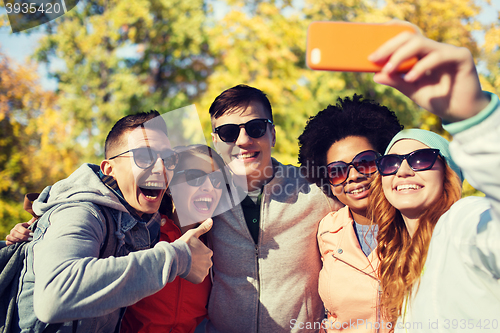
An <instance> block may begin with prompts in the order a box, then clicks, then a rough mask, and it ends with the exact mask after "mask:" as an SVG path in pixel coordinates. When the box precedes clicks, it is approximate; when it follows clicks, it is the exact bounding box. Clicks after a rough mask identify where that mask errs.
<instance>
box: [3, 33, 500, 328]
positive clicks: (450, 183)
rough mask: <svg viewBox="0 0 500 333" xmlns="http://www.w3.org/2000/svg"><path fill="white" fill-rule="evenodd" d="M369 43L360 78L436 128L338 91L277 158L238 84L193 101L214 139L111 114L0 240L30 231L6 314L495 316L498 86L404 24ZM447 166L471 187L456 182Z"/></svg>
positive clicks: (72, 324)
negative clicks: (94, 144)
mask: <svg viewBox="0 0 500 333" xmlns="http://www.w3.org/2000/svg"><path fill="white" fill-rule="evenodd" d="M412 57H417V58H418V62H417V63H416V64H415V65H414V66H413V68H412V69H411V70H410V71H409V72H408V73H406V74H404V75H402V74H401V73H399V72H398V70H397V68H398V66H399V65H400V64H401V63H402V62H404V61H405V60H406V59H409V58H412ZM370 60H371V61H373V62H375V63H379V64H381V65H382V69H381V70H380V72H378V73H376V74H375V75H374V81H375V82H377V83H379V84H384V85H388V86H391V87H393V88H395V89H397V90H399V91H401V92H402V93H403V94H405V95H406V96H408V97H409V98H410V99H411V100H413V101H414V102H415V103H417V104H418V105H420V106H421V107H422V108H424V109H426V110H428V111H430V112H432V113H434V114H436V115H438V116H439V117H441V118H442V119H443V124H444V128H445V129H446V130H447V131H448V132H449V133H450V134H452V135H453V141H452V143H451V144H449V142H448V141H447V140H445V139H444V138H443V137H441V136H439V135H437V134H435V133H433V132H430V131H425V130H419V129H410V130H402V126H401V125H400V124H399V122H398V119H397V118H396V116H395V114H394V113H393V112H392V111H390V110H389V109H388V108H387V107H385V106H381V105H379V104H377V103H375V102H373V101H370V100H367V99H363V97H361V96H358V95H354V96H353V97H345V98H339V99H338V101H337V103H336V104H335V105H330V106H328V107H327V108H326V109H325V110H323V111H320V112H319V113H318V114H317V115H315V116H313V117H311V119H310V120H309V121H308V123H307V125H306V127H305V129H304V132H303V133H302V135H301V136H300V137H299V147H300V152H299V163H300V165H301V167H300V168H299V167H294V166H290V165H283V164H281V163H279V162H278V161H277V160H275V159H274V158H272V157H271V150H272V147H273V146H274V144H275V141H276V132H275V129H274V125H273V117H272V109H271V105H270V103H269V100H268V99H267V97H266V95H265V94H264V93H263V92H262V91H260V90H259V89H256V88H253V87H249V86H246V85H238V86H235V87H233V88H230V89H228V90H226V91H224V92H223V93H222V94H220V95H219V96H218V97H217V98H216V99H215V100H214V102H213V103H212V105H211V107H210V110H209V112H210V116H211V121H212V132H213V133H212V139H213V143H214V146H215V148H216V150H217V152H218V153H217V152H215V151H214V150H212V149H211V148H210V147H208V146H204V145H192V146H187V147H174V148H172V147H171V145H170V141H169V139H168V133H167V130H166V126H165V123H164V121H163V119H162V118H161V117H160V116H159V114H158V113H157V112H150V113H141V114H137V115H131V116H126V117H124V118H122V119H121V120H119V121H118V122H117V123H116V124H115V126H114V127H113V129H112V130H111V131H110V133H109V134H108V137H107V139H106V143H105V159H104V160H103V161H102V162H101V164H100V166H97V165H92V164H84V165H82V166H81V167H80V168H79V169H78V170H77V171H75V172H74V173H73V174H72V175H71V176H69V177H68V178H67V179H64V180H62V181H59V182H58V183H56V184H54V185H53V186H51V187H48V188H46V189H45V190H44V191H43V192H42V193H41V194H40V197H39V198H38V199H37V200H36V201H35V202H34V203H33V209H34V211H35V213H36V214H37V215H42V214H43V213H47V214H48V213H50V214H51V215H50V219H49V220H48V222H47V223H46V225H38V226H37V228H36V230H35V232H34V234H30V231H29V230H27V229H26V227H27V225H28V224H27V223H21V224H18V225H17V226H16V227H15V228H14V229H13V230H12V232H11V234H10V235H9V236H8V238H7V241H8V243H14V242H18V241H25V240H27V239H28V238H30V239H31V238H32V241H31V242H30V244H29V245H28V247H27V252H26V260H25V266H24V269H23V272H22V276H21V279H20V292H19V295H18V301H17V304H18V316H19V321H18V324H19V331H20V332H31V328H32V327H35V326H37V327H40V325H41V326H42V327H43V325H46V323H60V322H62V323H64V324H63V325H62V326H60V327H58V332H74V331H75V329H76V331H78V332H167V331H168V332H194V330H195V328H196V327H197V326H198V325H199V324H200V322H201V321H202V320H203V319H204V318H206V317H207V315H208V322H207V323H206V328H205V329H206V332H266V333H267V332H317V331H328V332H329V331H336V330H343V331H353V332H390V331H395V332H429V331H433V330H434V331H436V332H445V331H449V332H458V331H461V330H463V331H466V330H468V331H480V330H482V329H498V321H499V320H500V317H499V314H500V282H499V279H500V243H499V242H498V239H499V237H500V177H499V176H498V175H497V174H496V172H497V170H498V169H499V167H500V110H499V109H500V103H499V100H498V97H497V96H496V95H493V94H491V93H487V92H484V91H482V90H481V85H480V82H479V78H478V74H477V72H476V68H475V64H474V60H473V58H472V56H471V54H470V52H469V51H468V50H467V49H465V48H459V47H455V46H451V45H447V44H443V43H438V42H436V41H433V40H430V39H427V38H426V37H424V36H422V35H420V34H412V33H402V34H400V35H398V36H397V37H395V38H393V39H391V40H390V41H388V42H387V43H385V44H384V45H383V46H381V47H380V48H379V49H378V50H377V51H376V52H375V53H374V54H372V55H371V56H370ZM219 154H220V156H219ZM464 176H465V177H466V178H467V180H468V181H469V182H470V183H471V184H472V185H473V186H474V187H475V188H477V189H479V190H481V191H482V192H483V193H484V194H485V197H468V198H464V199H460V198H461V186H462V181H463V179H464ZM242 179H243V180H244V181H242ZM221 205H224V206H225V207H229V208H227V209H220V207H221ZM109 219H111V220H112V223H111V224H110V223H109V221H107V220H109ZM157 226H160V229H159V231H158V228H157ZM210 229H211V230H210ZM209 230H210V231H209ZM108 234H111V235H112V237H107V235H108ZM158 234H159V239H158V237H157V235H158ZM110 244H111V245H110ZM103 247H106V248H110V247H111V249H112V250H111V251H109V253H107V254H106V253H105V254H104V255H102V253H101V248H103ZM318 249H319V250H318ZM105 252H108V251H105ZM212 263H213V267H212ZM209 273H210V274H209ZM471 325H472V328H471Z"/></svg>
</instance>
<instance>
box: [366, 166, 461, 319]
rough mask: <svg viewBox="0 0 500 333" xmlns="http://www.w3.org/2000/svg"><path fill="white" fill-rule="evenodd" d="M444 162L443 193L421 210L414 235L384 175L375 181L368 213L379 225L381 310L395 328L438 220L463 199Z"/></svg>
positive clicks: (409, 296) (459, 182) (458, 185)
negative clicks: (391, 200) (384, 186)
mask: <svg viewBox="0 0 500 333" xmlns="http://www.w3.org/2000/svg"><path fill="white" fill-rule="evenodd" d="M443 163H444V165H445V166H446V167H445V168H444V177H443V195H442V196H441V197H440V198H439V200H437V201H436V202H435V203H434V204H433V205H432V206H431V207H429V209H427V210H426V211H425V212H423V213H422V215H421V216H420V218H419V223H418V227H417V230H416V231H415V234H414V235H413V237H411V236H410V234H409V233H408V230H407V229H406V225H405V222H404V220H403V217H402V215H401V213H400V212H399V211H398V210H397V209H396V208H394V207H393V206H392V205H391V204H390V203H389V201H388V200H387V199H386V197H385V195H384V192H383V190H382V176H380V175H377V176H376V178H375V179H374V181H373V183H372V193H371V205H370V207H369V215H368V216H369V217H371V219H372V221H373V222H374V223H377V224H378V226H379V231H378V236H377V242H378V244H377V253H378V256H379V259H380V265H379V279H380V284H381V287H382V299H381V310H382V313H383V315H384V317H385V319H386V320H388V321H391V322H392V323H393V326H392V327H394V324H395V322H396V319H397V318H398V316H400V315H401V314H402V306H403V301H404V300H405V299H407V300H409V299H410V298H411V296H412V291H413V286H414V285H415V284H417V283H419V282H420V276H421V273H422V270H423V268H424V264H425V260H426V258H427V250H428V248H429V243H430V241H431V237H432V232H433V230H434V227H435V226H436V223H437V222H438V220H439V218H440V217H441V216H442V215H443V214H444V213H445V212H446V211H447V210H448V209H450V207H451V205H453V204H454V203H455V202H456V201H458V200H459V199H460V195H461V181H460V179H459V178H458V176H457V174H456V173H455V172H454V171H453V170H452V169H451V168H450V167H449V166H448V164H447V163H445V162H444V161H443Z"/></svg>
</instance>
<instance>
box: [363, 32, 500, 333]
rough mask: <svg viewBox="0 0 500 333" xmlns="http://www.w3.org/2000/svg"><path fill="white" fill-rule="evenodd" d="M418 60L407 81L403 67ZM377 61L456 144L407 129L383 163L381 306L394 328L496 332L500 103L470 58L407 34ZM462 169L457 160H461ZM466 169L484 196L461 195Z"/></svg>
mask: <svg viewBox="0 0 500 333" xmlns="http://www.w3.org/2000/svg"><path fill="white" fill-rule="evenodd" d="M410 58H417V59H418V61H417V63H416V64H415V65H414V66H413V68H412V69H411V70H410V71H409V72H408V73H407V74H406V75H404V76H402V75H401V74H400V73H398V71H397V68H398V66H399V65H400V64H401V63H402V62H403V61H405V60H407V59H410ZM370 60H372V61H374V62H379V63H385V65H384V66H383V68H382V70H381V71H380V72H379V73H377V74H375V76H374V80H375V81H376V82H378V83H382V84H386V85H389V86H392V87H394V88H396V89H398V90H399V91H401V92H402V93H404V94H405V95H407V96H408V97H410V98H411V99H412V100H413V101H414V102H416V103H417V104H419V105H420V106H421V107H423V108H425V109H427V110H428V111H430V112H432V113H434V114H436V115H438V116H440V117H441V118H442V119H443V121H444V123H445V125H444V128H445V129H446V130H447V131H448V132H449V133H451V134H452V135H453V137H454V139H453V142H452V143H451V144H450V145H449V148H448V142H447V141H446V140H444V139H443V138H441V137H439V136H438V135H437V134H433V133H431V132H428V131H422V130H412V131H403V132H401V133H399V134H398V135H396V137H395V138H394V139H393V140H392V142H391V143H390V144H389V147H388V149H387V151H386V154H385V155H384V156H383V157H381V158H380V159H379V160H377V169H378V172H379V176H378V178H377V179H376V180H375V182H374V184H373V189H372V200H373V202H372V204H373V205H372V208H373V211H372V216H373V218H374V220H375V221H376V222H377V223H378V225H379V234H378V246H377V251H378V254H379V257H380V266H379V267H380V272H379V273H380V277H381V281H382V292H383V298H382V309H383V311H384V314H385V315H386V316H387V318H388V319H389V320H390V321H391V322H393V324H394V327H393V329H394V330H395V331H396V332H432V331H439V332H458V331H465V330H467V331H479V330H482V329H489V330H491V329H492V330H498V328H499V323H498V321H499V319H498V314H499V313H500V285H499V283H498V282H499V278H500V246H499V242H498V240H499V239H500V177H498V169H499V166H500V103H499V100H498V97H497V96H496V95H493V94H491V93H487V92H483V91H482V90H481V85H480V83H479V78H478V75H477V72H476V68H475V65H474V60H473V58H472V56H471V54H470V52H469V51H468V50H467V49H465V48H458V47H455V46H451V45H447V44H443V43H438V42H435V41H432V40H430V39H427V38H425V37H423V36H421V35H414V34H409V33H403V34H400V35H399V36H397V37H395V38H394V39H392V40H390V41H388V42H387V43H386V44H384V45H383V46H382V47H380V48H379V49H378V50H377V51H376V52H375V53H374V54H372V55H371V57H370ZM455 163H456V164H455ZM456 165H458V166H460V168H461V169H462V170H463V172H464V173H465V174H466V175H467V180H468V181H469V182H470V183H471V184H472V185H473V186H474V187H475V188H477V189H479V190H481V191H482V192H484V194H485V195H486V196H485V197H484V198H483V197H468V198H464V199H460V200H459V198H460V173H461V172H460V169H459V168H458V167H457V166H456Z"/></svg>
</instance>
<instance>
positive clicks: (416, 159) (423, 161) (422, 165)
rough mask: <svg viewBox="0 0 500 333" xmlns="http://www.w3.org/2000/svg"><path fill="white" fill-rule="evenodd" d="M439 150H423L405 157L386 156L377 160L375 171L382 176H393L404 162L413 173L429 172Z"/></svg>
mask: <svg viewBox="0 0 500 333" xmlns="http://www.w3.org/2000/svg"><path fill="white" fill-rule="evenodd" d="M438 156H439V149H432V148H425V149H419V150H415V151H412V152H411V153H409V154H406V155H397V154H388V155H384V156H382V157H380V158H379V159H378V160H377V169H378V172H379V173H380V174H381V175H382V176H389V175H394V174H396V173H397V172H398V170H399V168H400V167H401V164H403V161H404V160H406V161H407V162H408V165H409V166H410V168H411V169H412V170H413V171H424V170H429V169H431V168H432V167H433V166H434V163H436V159H437V157H438Z"/></svg>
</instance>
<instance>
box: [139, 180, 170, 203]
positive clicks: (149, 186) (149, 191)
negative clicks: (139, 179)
mask: <svg viewBox="0 0 500 333" xmlns="http://www.w3.org/2000/svg"><path fill="white" fill-rule="evenodd" d="M165 187H166V186H165V183H162V182H146V183H144V184H142V185H141V186H139V189H140V190H141V192H142V194H144V196H145V197H146V198H147V199H150V200H155V199H157V198H158V197H159V196H160V195H161V193H162V191H163V190H164V189H165Z"/></svg>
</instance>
